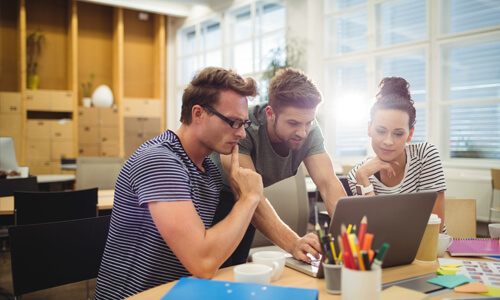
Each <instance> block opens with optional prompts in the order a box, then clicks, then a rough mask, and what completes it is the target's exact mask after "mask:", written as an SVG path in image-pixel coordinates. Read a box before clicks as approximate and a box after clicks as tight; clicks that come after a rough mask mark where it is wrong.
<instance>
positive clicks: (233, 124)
mask: <svg viewBox="0 0 500 300" xmlns="http://www.w3.org/2000/svg"><path fill="white" fill-rule="evenodd" d="M200 106H201V107H203V108H206V109H208V110H209V111H210V112H211V113H213V114H214V115H216V116H217V117H219V118H220V119H221V120H222V121H224V122H226V123H227V124H229V126H231V127H232V128H234V129H239V128H241V126H244V127H245V129H246V128H248V127H250V125H251V124H252V121H250V120H246V121H242V120H236V121H231V120H229V119H228V118H226V117H224V116H223V115H221V114H220V113H218V112H217V111H216V110H215V109H213V108H211V107H210V106H207V105H200Z"/></svg>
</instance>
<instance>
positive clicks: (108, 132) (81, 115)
mask: <svg viewBox="0 0 500 300" xmlns="http://www.w3.org/2000/svg"><path fill="white" fill-rule="evenodd" d="M78 119H79V123H78V137H79V144H78V153H79V155H81V156H119V149H120V147H119V142H120V141H119V133H120V129H119V123H120V122H119V120H120V118H119V115H118V109H116V108H104V107H96V108H86V107H80V108H78Z"/></svg>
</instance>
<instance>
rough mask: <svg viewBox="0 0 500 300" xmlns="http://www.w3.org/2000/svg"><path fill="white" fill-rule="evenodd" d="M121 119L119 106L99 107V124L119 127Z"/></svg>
mask: <svg viewBox="0 0 500 300" xmlns="http://www.w3.org/2000/svg"><path fill="white" fill-rule="evenodd" d="M119 121H120V118H119V116H118V109H117V108H107V107H99V121H98V122H99V125H101V126H103V127H118V125H119Z"/></svg>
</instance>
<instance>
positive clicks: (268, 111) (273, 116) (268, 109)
mask: <svg viewBox="0 0 500 300" xmlns="http://www.w3.org/2000/svg"><path fill="white" fill-rule="evenodd" d="M266 116H267V119H268V120H269V121H271V122H272V123H274V121H275V119H276V114H275V113H274V110H273V108H272V107H271V106H269V105H268V106H267V107H266Z"/></svg>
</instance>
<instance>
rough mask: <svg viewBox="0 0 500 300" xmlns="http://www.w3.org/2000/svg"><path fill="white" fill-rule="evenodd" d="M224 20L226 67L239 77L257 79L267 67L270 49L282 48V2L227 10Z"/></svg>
mask: <svg viewBox="0 0 500 300" xmlns="http://www.w3.org/2000/svg"><path fill="white" fill-rule="evenodd" d="M252 16H255V17H254V18H252ZM227 18H228V20H229V22H228V24H229V26H228V29H227V32H228V41H227V45H226V48H227V53H228V56H227V58H226V59H227V66H228V67H230V68H234V69H236V70H237V71H238V72H239V73H240V74H244V75H250V76H254V77H256V78H257V77H259V76H260V74H261V73H262V72H263V71H264V70H265V69H266V68H267V66H268V65H269V62H270V60H271V55H272V50H274V49H277V48H279V47H281V48H284V47H285V21H286V19H285V7H284V6H283V4H282V1H256V2H255V3H254V5H246V6H243V7H241V8H237V9H234V10H231V11H229V12H228V13H227ZM254 19H255V21H254Z"/></svg>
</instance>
